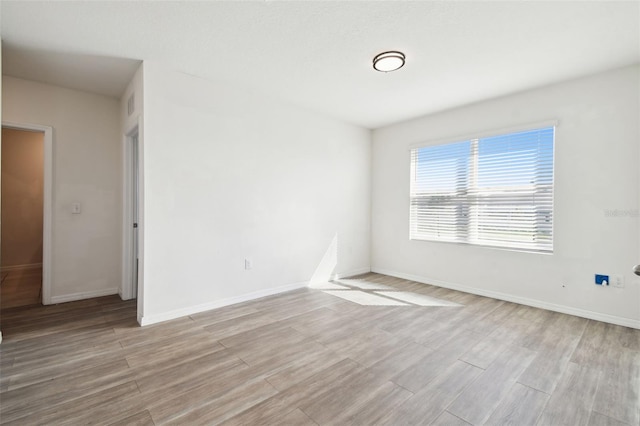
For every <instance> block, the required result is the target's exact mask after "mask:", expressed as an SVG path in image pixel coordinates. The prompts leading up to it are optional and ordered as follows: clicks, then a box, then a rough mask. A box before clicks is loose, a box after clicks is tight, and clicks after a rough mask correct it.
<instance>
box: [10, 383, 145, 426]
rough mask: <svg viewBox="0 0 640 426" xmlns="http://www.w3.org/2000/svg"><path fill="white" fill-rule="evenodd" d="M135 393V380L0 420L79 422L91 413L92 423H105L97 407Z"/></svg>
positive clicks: (12, 421)
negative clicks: (36, 410) (97, 412)
mask: <svg viewBox="0 0 640 426" xmlns="http://www.w3.org/2000/svg"><path fill="white" fill-rule="evenodd" d="M137 395H139V391H138V387H137V385H136V382H135V381H131V382H127V383H123V384H120V385H117V386H113V387H110V388H108V389H105V390H103V391H99V392H94V393H91V394H89V395H86V396H83V397H82V398H78V399H74V400H72V401H68V402H65V403H63V404H60V405H56V406H53V407H49V408H47V409H45V410H40V411H38V412H35V413H34V412H30V411H24V412H23V414H24V415H23V416H21V417H19V418H16V419H11V420H5V419H4V418H2V419H0V421H1V422H2V424H7V425H51V424H62V423H63V422H65V423H67V424H81V423H82V421H81V419H82V418H84V417H87V416H88V415H89V416H90V415H93V416H94V423H100V422H104V423H106V421H107V420H108V419H107V418H105V417H101V416H100V415H97V414H96V413H95V412H94V411H95V410H96V409H97V408H98V407H100V406H101V405H104V404H110V403H112V402H114V401H117V400H119V398H122V397H125V398H129V399H135V398H136V397H137ZM87 413H90V414H87Z"/></svg>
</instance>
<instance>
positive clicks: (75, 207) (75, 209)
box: [71, 203, 80, 214]
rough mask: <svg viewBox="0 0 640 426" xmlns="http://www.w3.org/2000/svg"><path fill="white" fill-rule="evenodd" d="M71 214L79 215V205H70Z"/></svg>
mask: <svg viewBox="0 0 640 426" xmlns="http://www.w3.org/2000/svg"><path fill="white" fill-rule="evenodd" d="M71 213H72V214H80V203H73V204H71Z"/></svg>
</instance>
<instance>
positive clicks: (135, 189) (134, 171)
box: [131, 133, 139, 299]
mask: <svg viewBox="0 0 640 426" xmlns="http://www.w3.org/2000/svg"><path fill="white" fill-rule="evenodd" d="M131 178H132V182H131V198H132V199H131V207H132V212H131V217H132V218H133V220H132V222H133V232H132V233H131V235H132V238H133V241H132V244H131V247H132V248H133V250H132V253H133V256H132V263H133V264H132V268H131V271H132V277H131V287H132V290H131V293H132V297H133V298H134V299H135V298H137V297H138V194H139V179H138V134H137V133H136V134H135V135H133V137H132V138H131Z"/></svg>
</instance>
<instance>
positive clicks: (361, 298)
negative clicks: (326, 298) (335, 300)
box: [324, 290, 407, 306]
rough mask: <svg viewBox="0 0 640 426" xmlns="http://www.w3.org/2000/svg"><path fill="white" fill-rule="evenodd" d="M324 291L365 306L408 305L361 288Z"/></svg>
mask: <svg viewBox="0 0 640 426" xmlns="http://www.w3.org/2000/svg"><path fill="white" fill-rule="evenodd" d="M324 293H327V294H330V295H332V296H336V297H340V298H341V299H345V300H348V301H350V302H354V303H357V304H359V305H364V306H407V304H406V303H404V302H401V301H399V300H394V299H389V298H387V297H382V296H377V295H375V294H373V293H366V292H364V291H359V290H336V291H331V290H328V291H327V290H326V291H324Z"/></svg>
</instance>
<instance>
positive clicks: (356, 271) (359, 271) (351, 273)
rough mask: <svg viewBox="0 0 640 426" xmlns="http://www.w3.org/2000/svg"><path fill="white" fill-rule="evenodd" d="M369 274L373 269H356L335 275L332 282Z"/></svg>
mask: <svg viewBox="0 0 640 426" xmlns="http://www.w3.org/2000/svg"><path fill="white" fill-rule="evenodd" d="M368 272H371V268H370V267H368V266H367V267H366V268H359V269H354V270H352V271H348V272H344V273H342V274H333V276H332V277H331V279H332V280H339V279H342V278H347V277H353V276H354V275H361V274H366V273H368Z"/></svg>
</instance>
